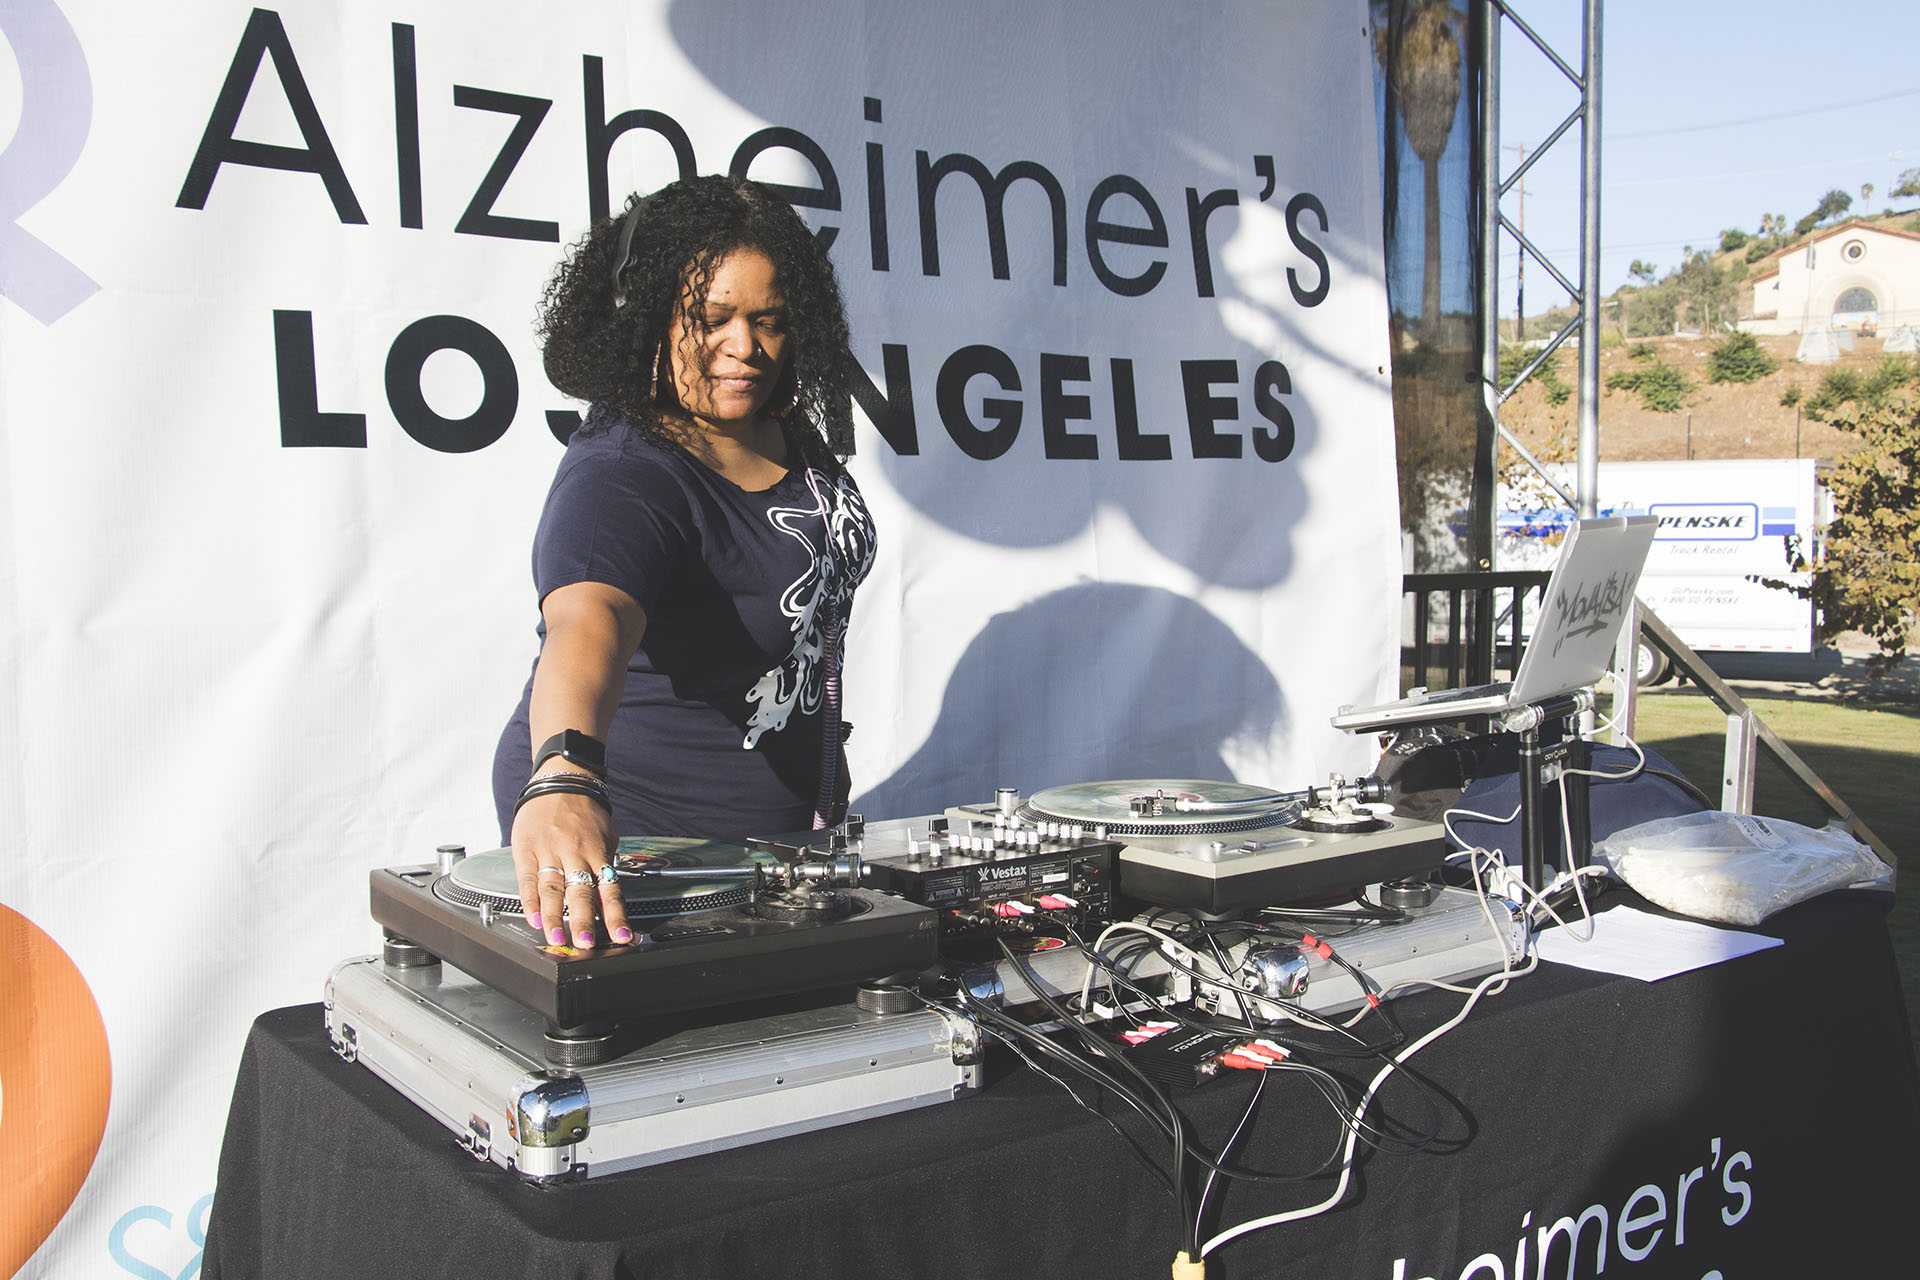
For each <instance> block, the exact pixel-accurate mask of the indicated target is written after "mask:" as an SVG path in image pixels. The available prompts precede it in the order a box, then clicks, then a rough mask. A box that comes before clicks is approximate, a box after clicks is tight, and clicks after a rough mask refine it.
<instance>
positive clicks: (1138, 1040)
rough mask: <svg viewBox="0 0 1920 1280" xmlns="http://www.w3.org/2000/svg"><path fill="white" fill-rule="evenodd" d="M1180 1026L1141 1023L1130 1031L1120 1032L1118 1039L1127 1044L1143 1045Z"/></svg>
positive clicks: (1165, 1023)
mask: <svg viewBox="0 0 1920 1280" xmlns="http://www.w3.org/2000/svg"><path fill="white" fill-rule="evenodd" d="M1179 1025H1180V1024H1179V1023H1177V1022H1143V1023H1141V1024H1140V1025H1139V1026H1137V1027H1135V1028H1134V1029H1133V1030H1131V1031H1122V1032H1121V1033H1120V1038H1121V1039H1122V1040H1125V1041H1126V1042H1127V1043H1128V1044H1143V1043H1145V1042H1146V1041H1148V1040H1151V1039H1153V1038H1154V1037H1155V1036H1157V1035H1160V1034H1161V1033H1162V1032H1166V1031H1171V1030H1173V1029H1174V1028H1175V1027H1177V1026H1179Z"/></svg>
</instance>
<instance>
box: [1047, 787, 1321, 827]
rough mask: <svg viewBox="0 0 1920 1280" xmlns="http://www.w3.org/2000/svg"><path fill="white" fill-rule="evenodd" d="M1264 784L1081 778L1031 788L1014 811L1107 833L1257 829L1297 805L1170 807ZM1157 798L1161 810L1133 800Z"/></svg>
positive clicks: (1239, 795) (1252, 791) (1252, 793)
mask: <svg viewBox="0 0 1920 1280" xmlns="http://www.w3.org/2000/svg"><path fill="white" fill-rule="evenodd" d="M1272 794H1273V791H1272V789H1271V788H1269V787H1254V786H1248V785H1247V784H1246V783H1244V782H1206V781H1201V780H1198V779H1193V778H1132V779H1123V780H1121V781H1117V782H1082V783H1075V784H1073V785H1071V786H1065V787H1048V788H1047V789H1046V790H1044V791H1036V792H1035V793H1034V794H1033V796H1032V797H1031V798H1030V799H1029V800H1028V801H1027V803H1026V804H1025V805H1024V806H1022V808H1021V811H1020V816H1021V817H1023V818H1025V819H1027V820H1028V821H1036V822H1048V821H1052V822H1079V823H1086V824H1089V825H1099V826H1103V827H1105V828H1106V829H1107V834H1108V835H1112V836H1156V835H1208V834H1213V833H1217V832H1231V831H1257V830H1260V829H1262V828H1266V827H1276V826H1283V825H1285V824H1286V822H1287V820H1288V819H1289V818H1290V817H1291V816H1292V814H1293V811H1294V809H1295V808H1296V807H1297V806H1295V805H1293V804H1291V803H1289V802H1285V801H1278V800H1276V801H1275V802H1274V804H1273V807H1272V808H1256V809H1255V810H1253V811H1251V812H1247V813H1234V814H1231V815H1227V814H1207V813H1182V812H1180V811H1178V810H1177V809H1175V808H1174V803H1175V801H1177V800H1179V799H1180V798H1182V797H1185V798H1186V799H1188V800H1199V801H1213V802H1216V803H1219V802H1232V801H1240V800H1255V799H1258V798H1260V797H1262V796H1270V795H1272ZM1143 799H1144V800H1156V799H1157V800H1158V801H1160V803H1161V805H1162V807H1163V811H1162V812H1160V813H1141V812H1137V811H1136V809H1135V801H1136V800H1143Z"/></svg>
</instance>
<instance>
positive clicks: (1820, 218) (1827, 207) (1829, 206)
mask: <svg viewBox="0 0 1920 1280" xmlns="http://www.w3.org/2000/svg"><path fill="white" fill-rule="evenodd" d="M1852 207H1853V197H1852V196H1850V195H1848V194H1847V193H1846V192H1844V191H1842V190H1841V189H1840V188H1838V187H1835V188H1834V189H1833V190H1831V191H1829V192H1827V194H1825V195H1824V196H1821V197H1820V203H1819V204H1817V205H1815V206H1814V207H1813V212H1812V213H1809V214H1808V215H1807V216H1806V217H1804V218H1802V219H1800V221H1798V222H1796V223H1794V224H1793V234H1795V235H1796V236H1803V235H1805V234H1807V232H1809V231H1811V230H1813V229H1814V228H1815V227H1817V226H1819V225H1820V224H1821V223H1823V222H1825V221H1826V220H1827V219H1829V218H1837V217H1839V216H1840V215H1841V214H1843V213H1845V212H1846V211H1847V210H1848V209H1851V208H1852Z"/></svg>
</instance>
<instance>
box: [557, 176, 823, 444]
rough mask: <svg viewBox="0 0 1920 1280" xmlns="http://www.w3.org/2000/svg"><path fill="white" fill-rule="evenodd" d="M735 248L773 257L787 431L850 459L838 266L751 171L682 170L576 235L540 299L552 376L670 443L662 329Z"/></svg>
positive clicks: (671, 407)
mask: <svg viewBox="0 0 1920 1280" xmlns="http://www.w3.org/2000/svg"><path fill="white" fill-rule="evenodd" d="M642 203H644V205H645V207H644V208H643V209H641V211H640V213H639V215H638V217H637V219H636V222H635V226H634V234H633V236H632V245H631V249H630V251H629V252H628V254H627V256H626V261H625V262H624V264H621V263H616V261H615V259H616V258H617V257H618V256H619V240H620V233H621V228H622V225H623V224H624V222H625V221H626V218H627V215H628V214H629V213H631V212H632V211H633V209H634V207H635V206H636V205H640V204H642ZM737 249H756V250H758V251H759V252H761V253H764V254H766V256H767V258H768V259H769V260H770V261H771V262H772V263H773V266H774V272H775V281H776V283H777V284H778V286H779V289H780V292H781V294H782V296H783V297H784V298H785V300H786V307H787V317H786V325H787V333H788V335H789V336H788V351H789V356H788V364H787V372H786V375H785V377H784V378H783V380H782V386H781V388H780V389H779V390H778V391H777V392H776V395H775V402H776V403H777V404H784V403H786V402H789V401H790V402H791V404H792V408H790V409H787V410H785V412H784V414H783V415H782V425H783V426H784V428H785V430H786V433H787V438H788V439H789V441H792V442H794V443H797V444H798V445H799V446H800V448H801V450H802V452H804V453H806V454H808V455H809V456H811V457H813V458H815V459H816V460H817V461H826V462H830V461H831V460H833V459H845V458H847V457H850V456H851V455H852V454H853V407H852V400H851V396H852V386H853V382H852V378H853V357H852V354H851V351H850V350H849V347H848V340H847V319H846V307H845V304H844V303H843V302H842V300H841V297H840V286H839V283H838V282H837V281H836V280H835V278H834V274H833V265H832V263H830V262H829V261H828V260H827V254H826V250H825V249H823V248H821V246H820V244H819V242H818V241H817V240H816V239H815V238H814V235H813V232H811V231H810V230H808V229H807V225H806V223H804V222H802V221H801V220H800V217H799V215H798V214H796V213H794V211H793V207H792V206H791V205H789V204H788V203H787V202H786V201H785V200H782V199H781V198H780V197H779V196H777V195H775V194H774V193H773V192H771V191H769V190H768V189H767V188H766V187H763V186H761V185H760V184H759V183H756V182H751V181H749V180H747V179H745V178H733V177H722V176H719V175H713V176H709V177H703V178H682V179H681V180H680V181H678V182H674V183H670V184H669V185H667V186H665V187H662V188H660V190H658V191H656V192H654V193H653V194H652V195H651V196H646V197H641V196H639V195H635V196H633V197H631V198H630V199H629V200H628V201H627V204H626V207H625V208H624V209H622V210H621V211H620V212H619V213H616V214H614V215H613V216H612V217H610V218H606V219H603V220H602V221H600V222H599V223H597V224H595V225H594V227H593V228H592V229H591V230H590V231H588V232H587V234H586V235H585V236H583V237H581V239H580V241H579V242H578V243H577V244H575V245H574V246H573V247H572V249H571V250H570V251H569V252H568V254H567V256H566V258H565V260H563V261H562V262H561V264H560V268H559V270H558V271H557V272H555V273H554V277H553V280H552V281H551V282H550V283H549V284H548V285H547V291H546V295H545V297H544V299H543V300H542V303H541V308H540V325H539V333H540V338H541V342H542V344H543V353H544V360H545V365H546V371H547V378H548V380H550V381H551V382H552V383H553V385H554V386H555V387H557V388H559V389H560V390H561V391H562V392H564V393H565V394H567V395H569V396H573V397H575V398H576V399H580V400H585V401H587V402H588V403H589V404H593V405H611V406H613V407H615V408H617V409H618V410H619V411H620V412H621V413H622V414H623V415H624V416H625V417H626V419H627V421H628V422H629V423H630V424H632V426H633V427H634V429H635V430H637V431H640V432H642V433H644V434H646V435H649V436H652V437H654V438H656V439H663V440H673V439H675V438H676V435H675V431H674V427H673V424H672V422H671V421H669V419H670V418H673V417H675V416H677V411H678V410H679V407H680V406H679V401H678V400H677V398H676V397H675V394H674V391H673V387H672V382H671V380H670V378H667V377H664V376H663V373H664V371H665V369H666V367H667V359H666V353H665V351H664V347H665V344H666V340H667V333H668V330H669V328H670V327H671V325H672V323H673V319H674V315H675V313H676V311H677V310H678V309H679V308H680V307H681V306H682V305H683V300H685V299H689V298H690V299H692V301H693V303H694V304H695V307H696V310H697V307H698V305H699V304H700V303H702V302H704V300H705V298H706V293H707V289H708V287H709V285H710V283H711V281H712V277H713V271H714V268H715V267H716V266H717V265H718V264H719V262H720V260H721V259H723V258H725V257H726V256H727V255H728V254H730V253H732V252H734V251H735V250H737ZM616 269H617V270H618V279H617V281H616V279H615V272H616ZM616 292H618V294H619V295H620V298H621V301H620V302H619V303H616V300H615V295H616ZM597 416H598V415H596V414H592V413H590V414H588V416H587V423H586V425H584V426H582V427H581V430H583V431H589V430H593V429H594V424H595V421H596V418H597Z"/></svg>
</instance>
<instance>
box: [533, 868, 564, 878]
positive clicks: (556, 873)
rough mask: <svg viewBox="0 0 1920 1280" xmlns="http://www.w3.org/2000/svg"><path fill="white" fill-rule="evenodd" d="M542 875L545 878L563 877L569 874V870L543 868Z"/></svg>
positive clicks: (541, 869)
mask: <svg viewBox="0 0 1920 1280" xmlns="http://www.w3.org/2000/svg"><path fill="white" fill-rule="evenodd" d="M540 874H541V875H543V876H563V875H565V874H567V869H566V868H565V867H542V868H540Z"/></svg>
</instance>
